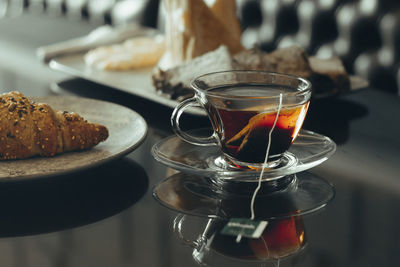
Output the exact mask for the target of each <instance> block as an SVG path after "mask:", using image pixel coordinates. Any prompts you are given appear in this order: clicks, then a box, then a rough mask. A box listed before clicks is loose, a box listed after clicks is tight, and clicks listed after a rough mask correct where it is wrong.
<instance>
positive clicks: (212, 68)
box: [152, 46, 235, 101]
mask: <svg viewBox="0 0 400 267" xmlns="http://www.w3.org/2000/svg"><path fill="white" fill-rule="evenodd" d="M232 69H235V64H234V62H233V60H232V57H231V55H230V53H229V50H228V48H227V47H226V46H220V47H219V48H218V49H216V50H214V51H211V52H208V53H206V54H204V55H202V56H199V57H196V58H195V59H193V60H191V61H188V62H186V63H184V64H181V65H178V66H176V67H174V68H171V69H168V70H162V69H160V68H157V69H155V72H154V73H153V76H152V78H153V85H154V86H155V88H156V89H157V92H158V93H160V94H163V95H165V96H166V97H168V98H172V99H177V100H178V101H180V100H183V99H185V98H188V97H191V96H193V94H194V92H193V89H191V88H190V85H189V83H190V81H191V80H192V79H193V78H195V77H197V76H200V75H202V74H205V73H209V72H216V71H224V70H232Z"/></svg>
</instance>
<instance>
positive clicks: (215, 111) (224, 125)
mask: <svg viewBox="0 0 400 267" xmlns="http://www.w3.org/2000/svg"><path fill="white" fill-rule="evenodd" d="M212 90H213V91H215V92H220V91H224V92H225V91H227V90H229V93H230V94H237V95H240V94H244V93H246V94H248V92H249V90H253V91H254V92H255V94H257V93H258V94H260V90H264V91H265V87H263V88H261V87H257V86H252V87H250V88H249V87H248V86H246V87H233V88H232V87H230V88H214V89H212ZM244 90H245V92H244ZM271 90H272V91H273V90H275V91H277V90H279V91H283V92H285V88H279V89H276V88H271ZM287 90H288V89H287ZM275 95H276V92H275ZM278 95H279V94H278ZM242 101H243V100H235V99H232V100H229V101H225V102H223V103H224V105H221V104H220V103H218V104H217V105H215V104H214V105H213V106H212V108H211V110H210V111H211V112H210V113H211V114H212V115H211V120H212V121H214V122H213V123H214V124H215V125H220V126H221V127H220V128H218V127H217V134H218V135H219V137H220V140H221V147H222V151H223V152H224V153H226V154H227V155H229V156H230V157H232V158H234V159H235V160H238V161H240V162H247V163H263V162H264V160H265V154H266V150H267V146H268V142H269V132H270V130H271V128H272V127H273V125H274V122H275V118H276V116H277V113H278V112H277V111H278V105H279V98H278V99H277V100H276V104H275V103H274V104H271V103H268V104H264V105H260V103H257V101H254V102H255V103H256V104H257V105H254V106H252V102H253V101H247V102H246V100H244V101H245V102H244V103H242ZM259 102H261V101H259ZM308 103H309V102H306V103H304V104H301V105H287V104H286V103H285V104H284V105H283V106H282V108H281V110H280V112H279V115H278V120H277V122H276V125H275V128H274V130H273V132H272V135H271V144H270V151H269V155H270V156H269V157H268V158H269V159H271V160H273V159H275V158H279V157H280V156H281V154H282V153H284V152H285V151H286V150H288V148H289V146H290V145H291V144H292V143H293V141H294V139H295V137H296V136H297V134H298V132H299V130H300V128H301V125H302V123H303V120H304V117H305V115H306V112H307V108H308Z"/></svg>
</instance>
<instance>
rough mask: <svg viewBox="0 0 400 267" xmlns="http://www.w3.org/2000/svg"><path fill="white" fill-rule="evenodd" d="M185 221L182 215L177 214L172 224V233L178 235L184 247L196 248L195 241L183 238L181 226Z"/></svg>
mask: <svg viewBox="0 0 400 267" xmlns="http://www.w3.org/2000/svg"><path fill="white" fill-rule="evenodd" d="M185 219H186V216H185V215H183V214H178V216H176V217H175V219H174V224H173V229H174V232H175V233H176V234H177V235H178V237H179V239H180V240H181V241H182V242H183V243H184V244H185V245H188V246H190V247H192V248H196V247H197V246H198V243H197V241H195V240H189V239H187V238H185V237H184V235H183V230H182V224H183V222H184V221H185Z"/></svg>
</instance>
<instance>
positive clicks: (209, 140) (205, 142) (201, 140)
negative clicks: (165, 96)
mask: <svg viewBox="0 0 400 267" xmlns="http://www.w3.org/2000/svg"><path fill="white" fill-rule="evenodd" d="M189 106H197V107H199V106H200V104H199V103H198V102H197V100H196V98H195V97H192V98H188V99H186V100H184V101H182V102H181V103H179V104H178V105H177V106H176V107H175V109H174V111H173V112H172V116H171V125H172V130H173V131H174V133H175V134H176V135H178V136H179V137H180V138H182V139H183V140H184V141H186V142H188V143H190V144H193V145H198V146H210V145H217V140H216V138H215V134H213V135H211V136H209V137H197V136H196V137H195V136H192V135H190V134H187V133H185V132H184V131H182V130H181V128H180V126H179V118H180V117H181V115H182V113H183V111H184V110H185V109H186V108H188V107H189Z"/></svg>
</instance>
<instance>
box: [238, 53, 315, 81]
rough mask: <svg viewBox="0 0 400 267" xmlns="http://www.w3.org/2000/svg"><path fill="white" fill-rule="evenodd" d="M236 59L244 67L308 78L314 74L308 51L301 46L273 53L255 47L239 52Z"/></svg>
mask: <svg viewBox="0 0 400 267" xmlns="http://www.w3.org/2000/svg"><path fill="white" fill-rule="evenodd" d="M234 60H235V62H236V63H237V64H238V65H240V66H242V68H243V69H250V70H263V71H270V72H278V73H285V74H291V75H296V76H300V77H303V78H306V79H309V78H310V77H311V76H312V74H313V73H312V69H311V67H310V64H309V62H308V56H307V53H306V52H305V51H304V49H303V48H301V47H299V46H291V47H288V48H282V49H277V50H274V51H273V52H271V53H265V52H263V51H261V50H260V49H259V48H257V47H255V48H252V49H248V50H245V51H243V52H241V53H238V54H237V55H235V56H234Z"/></svg>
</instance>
